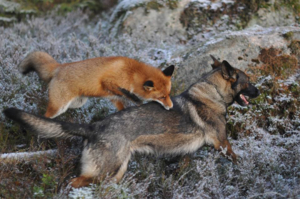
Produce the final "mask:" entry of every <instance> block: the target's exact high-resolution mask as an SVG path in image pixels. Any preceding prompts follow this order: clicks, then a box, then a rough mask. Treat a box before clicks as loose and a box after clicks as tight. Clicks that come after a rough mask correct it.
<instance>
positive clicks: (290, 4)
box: [280, 0, 300, 16]
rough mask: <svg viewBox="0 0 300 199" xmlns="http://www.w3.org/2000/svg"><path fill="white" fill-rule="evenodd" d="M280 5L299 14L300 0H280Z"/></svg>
mask: <svg viewBox="0 0 300 199" xmlns="http://www.w3.org/2000/svg"><path fill="white" fill-rule="evenodd" d="M280 5H281V6H284V7H287V8H289V9H291V10H293V11H294V13H295V14H296V15H298V16H300V1H299V0H281V3H280Z"/></svg>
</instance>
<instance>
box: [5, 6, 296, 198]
mask: <svg viewBox="0 0 300 199" xmlns="http://www.w3.org/2000/svg"><path fill="white" fill-rule="evenodd" d="M104 27H105V21H104V20H103V21H101V20H100V21H97V20H90V19H89V18H88V17H87V16H86V15H85V14H83V13H82V12H73V13H69V14H67V15H66V16H65V17H60V16H57V15H56V14H55V13H52V14H49V15H47V16H46V17H40V18H33V19H29V20H28V22H22V23H17V24H15V25H14V26H12V27H10V28H6V29H4V28H2V27H0V32H3V34H2V33H1V35H0V66H1V69H0V78H1V81H0V89H2V92H1V93H0V96H1V97H0V110H3V109H4V108H7V107H10V106H13V107H18V108H20V109H24V110H27V111H29V112H32V113H36V114H39V115H42V114H43V113H44V112H45V108H46V104H47V87H46V85H44V84H43V83H42V82H40V81H39V80H38V77H37V76H36V75H35V74H31V75H29V77H22V76H21V75H20V74H19V72H18V71H17V68H16V65H17V64H18V63H19V62H20V61H21V60H22V58H24V56H25V53H28V52H30V51H32V50H44V51H47V52H48V53H50V54H51V55H53V56H54V57H55V59H57V60H58V61H60V62H70V61H77V60H82V59H87V58H91V57H95V56H108V55H110V56H111V55H120V54H121V55H124V56H129V57H132V58H136V59H140V60H142V61H145V62H148V63H150V64H153V65H156V64H157V63H160V62H159V61H157V62H156V61H155V60H151V59H150V58H149V57H148V56H147V54H148V52H149V49H161V50H166V51H167V50H169V51H172V50H170V49H176V46H175V45H174V44H161V43H160V42H159V41H158V42H157V43H148V42H145V41H140V40H138V39H133V38H130V37H129V36H127V35H120V36H119V37H118V38H110V37H108V36H107V34H106V33H107V32H105V28H104ZM70 33H71V34H70ZM297 46H298V47H297ZM290 49H291V53H292V54H291V55H287V54H282V52H281V50H280V49H275V48H270V49H262V50H261V53H260V55H259V57H258V58H257V60H258V61H257V64H256V65H253V66H251V67H250V68H249V71H248V73H249V75H250V76H251V78H252V79H253V81H254V82H255V84H256V86H257V87H258V88H259V89H260V91H261V95H260V96H259V97H258V98H257V99H254V100H252V101H251V104H252V105H251V106H249V107H247V108H243V107H240V106H238V105H233V106H232V107H230V108H229V110H228V123H227V129H228V133H229V135H230V136H229V137H230V139H231V140H230V142H232V146H233V150H234V151H235V152H236V153H237V154H238V155H239V157H240V159H239V164H238V165H233V164H232V163H231V162H229V161H228V160H227V159H225V158H223V156H222V155H221V154H220V153H218V152H217V151H215V150H214V149H213V148H212V147H210V146H205V147H203V148H201V149H200V150H199V151H197V152H196V153H194V154H190V155H187V156H184V157H152V156H143V155H135V156H134V157H133V158H132V160H131V161H130V164H129V169H128V172H127V173H126V175H125V177H124V179H123V180H122V181H121V183H119V184H114V183H110V182H103V183H102V184H100V185H91V186H90V187H88V188H84V189H77V190H72V189H69V188H68V187H67V183H68V182H69V180H70V178H72V177H74V176H75V175H77V174H78V160H79V156H80V149H81V145H82V140H80V139H70V140H67V141H58V140H41V141H40V142H38V141H37V137H36V136H35V135H33V134H32V133H31V132H29V131H27V130H25V129H23V128H22V127H20V126H19V125H17V124H16V123H13V122H12V121H9V120H6V119H5V118H4V116H3V115H0V152H1V153H11V152H34V151H43V150H48V149H53V148H55V149H56V148H57V149H58V153H57V155H55V156H54V157H53V156H39V157H36V158H30V159H26V160H18V161H1V162H0V179H1V180H0V198H67V197H68V196H69V197H71V198H77V197H79V198H80V197H81V198H89V197H94V198H97V197H98V198H299V196H300V180H299V179H300V162H299V161H300V149H299V143H300V137H299V132H300V84H299V83H300V82H299V76H300V71H299V54H300V52H299V41H291V45H290ZM174 82H175V83H174V84H173V91H172V92H173V93H178V92H180V91H182V90H183V88H182V85H178V84H176V79H175V80H174ZM114 111H115V110H114V108H113V107H112V106H111V105H110V104H109V102H107V101H105V100H99V99H91V100H90V102H89V103H88V104H87V105H86V106H84V107H83V108H81V109H76V110H69V111H68V112H67V113H65V114H63V115H62V116H60V117H59V118H58V119H59V120H64V121H71V122H79V123H84V122H92V121H96V120H99V119H101V118H103V117H104V116H106V115H108V114H111V113H112V112H114Z"/></svg>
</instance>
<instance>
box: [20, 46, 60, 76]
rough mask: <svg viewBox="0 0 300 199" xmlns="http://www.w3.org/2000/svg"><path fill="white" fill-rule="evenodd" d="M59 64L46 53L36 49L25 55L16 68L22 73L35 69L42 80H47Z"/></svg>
mask: <svg viewBox="0 0 300 199" xmlns="http://www.w3.org/2000/svg"><path fill="white" fill-rule="evenodd" d="M59 65H60V64H59V63H58V62H56V61H55V59H53V57H51V56H50V55H49V54H48V53H45V52H40V51H36V52H32V53H30V54H29V55H27V56H26V57H25V59H24V60H23V61H22V62H21V63H20V64H19V66H18V68H19V70H20V72H21V73H22V74H24V75H25V74H27V73H29V72H32V71H36V72H37V73H38V75H39V77H40V78H41V79H42V80H44V81H45V82H49V81H50V80H51V79H52V77H53V75H54V72H55V69H56V68H57V67H59Z"/></svg>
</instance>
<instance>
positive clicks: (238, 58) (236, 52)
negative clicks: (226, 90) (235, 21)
mask: <svg viewBox="0 0 300 199" xmlns="http://www.w3.org/2000/svg"><path fill="white" fill-rule="evenodd" d="M287 35H289V36H288V37H287ZM299 41H300V28H299V27H270V28H263V27H260V26H256V27H253V28H249V29H245V30H242V31H232V32H224V33H221V34H219V35H216V36H215V37H213V38H210V39H208V40H207V41H204V42H201V43H199V44H197V45H195V46H193V47H190V48H189V49H187V50H185V51H181V52H177V53H176V54H174V55H173V59H174V60H177V65H178V69H177V76H176V79H177V80H178V81H179V82H180V83H181V84H184V85H185V87H187V86H189V85H190V84H192V83H193V82H195V81H196V80H197V79H198V78H199V77H200V75H201V74H203V73H204V72H207V71H209V70H211V67H210V64H211V63H212V60H211V58H210V56H209V55H214V56H215V57H217V58H219V59H220V60H227V61H228V62H229V63H231V64H232V65H233V66H234V67H237V68H239V69H242V70H246V69H247V68H248V67H249V66H254V65H258V64H260V60H259V54H260V53H261V50H262V49H264V48H271V47H273V48H275V49H280V50H281V52H282V53H283V54H293V55H296V56H297V55H298V56H299V54H297V53H299V50H298V49H297V45H299ZM178 60H179V61H178ZM298 62H299V61H298ZM174 63H175V64H176V61H174ZM186 77H188V78H186Z"/></svg>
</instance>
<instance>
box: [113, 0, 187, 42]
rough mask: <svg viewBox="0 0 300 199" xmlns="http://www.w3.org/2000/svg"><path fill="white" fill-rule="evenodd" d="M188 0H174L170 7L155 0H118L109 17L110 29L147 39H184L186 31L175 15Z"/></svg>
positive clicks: (179, 12) (178, 14)
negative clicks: (174, 4)
mask: <svg viewBox="0 0 300 199" xmlns="http://www.w3.org/2000/svg"><path fill="white" fill-rule="evenodd" d="M189 1H190V0H182V1H178V3H176V6H173V7H172V6H170V5H169V4H166V3H163V2H160V1H156V0H152V1H150V0H135V1H128V0H124V1H121V2H120V3H119V5H118V6H117V7H116V9H115V10H114V12H113V14H112V16H111V18H110V21H111V23H112V24H113V25H112V26H111V27H110V29H111V32H112V34H114V35H117V34H119V33H121V32H122V33H128V34H129V35H131V36H133V37H137V38H142V39H144V40H146V41H150V42H153V41H171V40H172V41H185V40H186V32H185V29H184V27H183V25H182V24H181V22H180V20H179V18H180V14H181V12H182V11H183V9H184V7H185V5H186V4H187V3H188V2H189ZM170 2H171V1H170ZM174 2H177V1H174Z"/></svg>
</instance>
